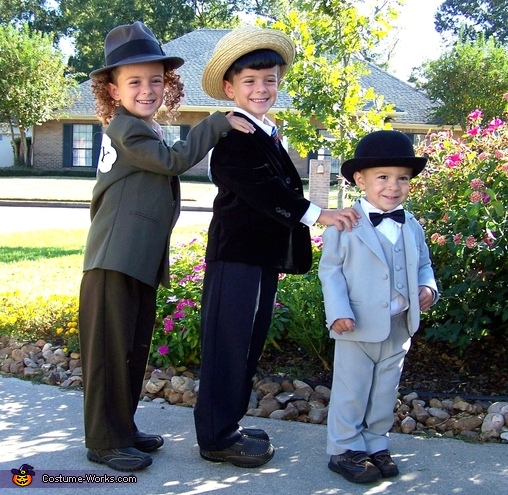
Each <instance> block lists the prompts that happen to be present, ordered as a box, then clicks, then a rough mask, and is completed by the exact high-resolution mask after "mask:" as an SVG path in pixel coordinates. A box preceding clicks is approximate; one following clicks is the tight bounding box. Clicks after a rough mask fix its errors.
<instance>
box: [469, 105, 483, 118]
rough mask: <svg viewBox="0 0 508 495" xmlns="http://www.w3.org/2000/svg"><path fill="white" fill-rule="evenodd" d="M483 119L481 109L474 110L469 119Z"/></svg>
mask: <svg viewBox="0 0 508 495" xmlns="http://www.w3.org/2000/svg"><path fill="white" fill-rule="evenodd" d="M482 117H483V112H482V111H481V110H480V109H478V108H477V109H476V110H473V111H472V112H471V113H470V114H469V115H468V116H467V118H468V119H469V120H477V119H481V118H482Z"/></svg>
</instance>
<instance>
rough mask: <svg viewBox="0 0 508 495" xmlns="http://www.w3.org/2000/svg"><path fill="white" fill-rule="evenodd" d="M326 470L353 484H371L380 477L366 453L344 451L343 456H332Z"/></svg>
mask: <svg viewBox="0 0 508 495" xmlns="http://www.w3.org/2000/svg"><path fill="white" fill-rule="evenodd" d="M328 468H329V469H331V470H332V471H335V472H336V473H339V474H342V476H344V478H346V479H347V480H348V481H352V482H353V483H371V482H373V481H378V480H380V479H381V477H382V476H381V471H380V470H379V469H378V468H377V467H376V466H374V464H372V462H371V460H370V458H369V456H368V455H367V453H366V452H361V451H357V450H346V452H344V453H343V454H339V455H332V456H331V457H330V462H329V463H328Z"/></svg>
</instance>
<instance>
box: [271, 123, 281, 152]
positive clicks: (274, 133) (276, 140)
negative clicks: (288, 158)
mask: <svg viewBox="0 0 508 495" xmlns="http://www.w3.org/2000/svg"><path fill="white" fill-rule="evenodd" d="M272 139H273V142H274V143H275V146H277V148H278V147H279V143H280V140H279V135H278V134H277V127H272Z"/></svg>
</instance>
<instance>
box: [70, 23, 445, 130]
mask: <svg viewBox="0 0 508 495" xmlns="http://www.w3.org/2000/svg"><path fill="white" fill-rule="evenodd" d="M229 31H230V29H197V30H195V31H192V32H190V33H187V34H185V35H183V36H181V37H179V38H176V39H174V40H172V41H169V42H168V43H165V44H164V45H162V48H163V50H164V52H165V53H166V54H167V55H169V56H178V57H181V58H183V59H184V60H185V63H184V65H183V66H182V67H180V68H179V69H178V73H179V74H180V75H181V79H182V81H183V83H184V93H185V97H184V99H183V100H182V104H181V106H180V110H181V111H186V110H187V111H188V110H192V109H193V108H199V109H200V110H203V109H205V108H210V109H213V108H227V107H231V106H233V103H232V102H227V101H218V100H214V99H213V98H211V97H209V96H208V95H207V94H206V93H205V92H204V91H203V90H202V88H201V75H202V73H203V69H204V67H205V65H206V63H207V62H208V60H209V59H210V57H211V55H212V51H213V49H214V47H215V45H216V44H217V42H218V41H219V39H221V38H222V37H223V36H224V35H225V34H227V33H228V32H229ZM367 68H368V70H369V71H370V73H369V74H367V75H365V76H362V78H361V82H362V86H363V87H365V88H368V87H372V88H373V89H374V91H375V92H376V93H377V94H380V95H383V96H384V98H385V101H386V102H387V103H391V104H393V105H394V107H395V111H396V112H397V113H396V116H395V117H394V118H393V119H392V123H399V124H405V125H416V126H426V127H428V126H436V125H437V122H436V121H435V119H431V118H430V117H429V112H430V110H431V109H432V108H433V106H434V104H433V103H432V101H431V100H430V99H429V98H427V97H426V96H425V94H424V93H422V92H420V91H417V90H416V89H415V88H413V87H412V86H411V85H410V84H407V83H406V82H404V81H401V80H400V79H397V78H396V77H395V76H392V75H390V74H389V73H387V72H386V71H384V70H382V69H380V68H379V67H377V66H376V65H374V64H371V63H367ZM90 84H91V82H90V80H87V81H85V82H83V83H82V84H81V85H80V86H79V98H78V100H77V101H76V102H75V103H74V105H73V106H72V107H70V108H69V109H68V112H67V113H68V115H69V116H73V117H76V116H78V115H79V116H87V117H89V116H93V115H94V101H93V95H92V92H91V90H90ZM291 104H292V100H291V98H290V96H289V95H288V94H287V93H286V92H285V91H284V90H283V89H282V90H281V91H280V92H279V95H278V98H277V103H276V105H275V107H274V111H277V110H278V109H283V108H288V107H290V106H291Z"/></svg>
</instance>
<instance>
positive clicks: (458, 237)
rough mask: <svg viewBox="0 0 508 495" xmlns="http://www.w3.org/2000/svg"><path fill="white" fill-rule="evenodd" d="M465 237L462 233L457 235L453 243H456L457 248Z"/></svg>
mask: <svg viewBox="0 0 508 495" xmlns="http://www.w3.org/2000/svg"><path fill="white" fill-rule="evenodd" d="M463 237H464V236H463V235H462V234H461V233H460V232H459V233H458V234H455V235H454V236H453V243H454V244H455V245H456V246H458V245H459V244H460V241H462V238H463Z"/></svg>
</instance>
